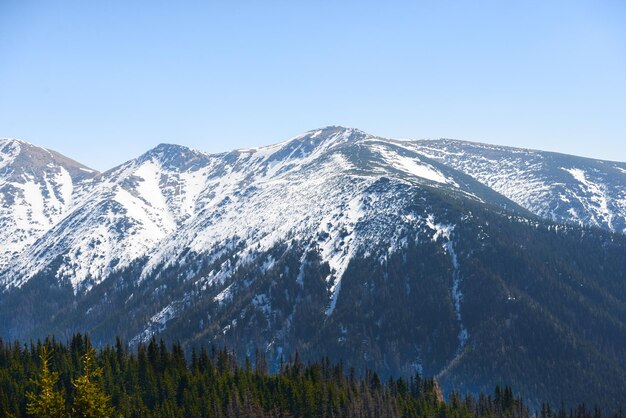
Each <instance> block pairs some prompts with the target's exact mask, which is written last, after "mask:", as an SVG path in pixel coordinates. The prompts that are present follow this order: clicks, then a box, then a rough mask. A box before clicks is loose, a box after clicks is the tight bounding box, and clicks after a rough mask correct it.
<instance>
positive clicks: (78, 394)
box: [72, 347, 113, 418]
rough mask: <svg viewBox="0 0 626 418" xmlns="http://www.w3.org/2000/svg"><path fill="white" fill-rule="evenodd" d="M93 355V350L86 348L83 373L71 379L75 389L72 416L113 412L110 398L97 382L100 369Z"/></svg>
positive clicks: (90, 416)
mask: <svg viewBox="0 0 626 418" xmlns="http://www.w3.org/2000/svg"><path fill="white" fill-rule="evenodd" d="M95 357H96V352H95V350H94V349H93V348H91V347H89V348H87V351H86V352H85V354H84V355H83V357H82V360H83V367H84V370H83V374H82V376H80V377H78V378H77V379H75V380H73V381H72V384H73V385H74V390H75V394H74V404H73V407H72V416H73V417H80V418H103V417H110V416H111V415H112V414H113V408H112V407H111V398H110V397H109V396H108V395H106V394H105V393H104V392H103V391H102V389H101V388H100V387H99V386H98V384H97V379H98V378H99V377H100V376H102V369H101V368H99V367H97V365H96V363H95V361H96V360H95Z"/></svg>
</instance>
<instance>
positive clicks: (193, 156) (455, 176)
mask: <svg viewBox="0 0 626 418" xmlns="http://www.w3.org/2000/svg"><path fill="white" fill-rule="evenodd" d="M383 177H384V178H391V179H396V180H397V181H400V182H404V183H408V184H416V185H422V186H425V187H434V188H438V189H443V190H447V191H449V192H450V193H452V194H456V195H458V196H462V197H464V198H469V199H473V200H477V201H481V202H488V203H489V204H496V205H500V206H507V205H508V206H509V207H512V206H515V205H514V204H512V203H511V202H509V201H508V200H506V199H504V198H502V197H501V196H500V195H498V194H496V193H493V191H491V190H490V189H488V188H486V187H484V186H482V185H480V183H478V182H476V181H473V180H472V179H471V178H469V177H467V176H464V175H463V174H461V173H459V172H457V171H455V170H450V169H449V168H448V167H446V166H444V165H442V164H440V163H438V162H436V161H433V160H430V159H428V158H426V157H424V156H422V155H419V154H418V153H416V152H415V151H413V150H411V149H410V148H407V147H406V146H405V145H404V144H399V143H395V142H393V141H389V140H385V139H382V138H377V137H373V136H370V135H368V134H366V133H364V132H361V131H358V130H356V129H348V128H342V127H328V128H324V129H320V130H315V131H311V132H307V133H306V134H304V135H300V136H298V137H295V138H293V139H291V140H289V141H286V142H283V143H280V144H276V145H272V146H267V147H260V148H254V149H247V150H237V151H233V152H230V153H225V154H217V155H206V154H203V153H201V152H198V151H193V150H190V149H188V148H185V147H180V146H174V145H160V146H158V147H156V148H155V149H153V150H151V151H149V152H147V153H146V154H144V155H142V156H141V157H139V158H137V159H136V160H132V161H129V162H128V163H126V164H123V165H122V166H120V167H117V168H115V169H113V170H111V171H108V172H106V173H103V174H102V175H99V176H98V177H96V178H95V179H94V180H93V181H92V182H91V183H90V184H89V187H86V188H84V189H83V190H82V192H81V194H80V197H79V198H77V199H76V201H75V202H74V204H73V205H72V207H71V210H70V211H68V212H64V217H63V219H61V220H59V221H58V222H57V223H55V224H52V223H51V224H48V226H49V227H50V229H49V230H47V231H45V232H46V233H45V234H43V235H42V236H41V237H40V238H39V239H38V240H37V241H36V242H35V243H34V244H33V245H31V246H29V247H28V248H26V250H25V251H23V252H22V253H21V254H19V256H18V257H16V259H15V260H14V261H13V262H12V263H11V265H10V266H9V267H8V270H7V273H6V274H5V279H4V280H5V285H7V286H20V285H22V284H23V283H25V282H26V281H28V280H29V279H30V278H32V277H33V276H35V275H36V274H37V273H40V272H45V273H46V274H48V275H50V274H52V275H53V276H54V277H56V278H57V279H58V280H69V281H70V282H71V283H72V285H73V287H74V289H75V290H79V289H84V290H85V289H89V288H90V287H91V286H93V285H94V284H96V283H99V282H100V281H102V280H104V279H105V278H106V277H108V276H109V275H110V274H112V273H113V272H115V271H119V270H121V269H124V268H126V267H128V266H129V265H130V264H131V263H133V262H135V261H139V260H142V262H143V261H145V268H144V269H143V273H142V275H141V278H142V279H145V278H146V277H149V276H150V275H154V274H158V271H159V269H162V268H163V267H167V266H168V265H173V264H175V263H181V262H182V263H184V257H185V255H186V254H194V255H197V254H203V253H209V252H211V251H212V250H214V249H215V247H217V246H219V245H222V243H224V242H245V245H246V248H245V250H244V251H243V252H242V253H241V263H245V262H251V261H252V258H251V257H252V254H253V253H255V252H258V251H260V250H263V249H267V248H270V247H271V246H272V245H274V244H276V243H277V242H279V241H281V240H284V239H285V238H286V237H288V236H297V237H298V238H302V239H306V238H310V237H313V236H315V235H316V234H320V233H323V234H324V236H326V237H327V240H326V241H325V242H323V244H322V246H323V254H324V257H325V259H326V260H327V261H328V262H329V264H330V265H331V267H332V270H333V273H332V275H331V277H329V279H328V280H329V281H330V282H332V283H336V284H335V285H334V287H333V290H334V289H337V290H338V289H339V288H340V285H339V283H340V279H341V275H342V271H343V269H345V266H346V265H347V262H348V261H349V259H350V257H351V254H352V253H353V251H355V248H357V247H358V246H359V244H358V243H359V237H358V236H356V235H355V234H354V233H353V230H354V225H355V224H356V223H357V222H358V220H359V217H360V216H362V215H361V212H360V207H361V205H362V202H363V199H364V197H363V196H364V193H365V190H366V189H367V188H368V187H369V186H371V185H372V184H373V183H374V182H375V181H377V180H379V179H381V178H383ZM44 229H45V228H42V231H43V230H44ZM370 238H371V237H370ZM379 238H381V239H382V237H379ZM190 274H193V271H191V270H190ZM331 310H332V309H331Z"/></svg>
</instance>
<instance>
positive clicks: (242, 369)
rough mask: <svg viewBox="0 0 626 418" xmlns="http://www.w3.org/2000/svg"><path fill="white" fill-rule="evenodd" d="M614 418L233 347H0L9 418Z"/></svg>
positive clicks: (502, 390)
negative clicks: (271, 363)
mask: <svg viewBox="0 0 626 418" xmlns="http://www.w3.org/2000/svg"><path fill="white" fill-rule="evenodd" d="M608 412H609V411H604V414H603V411H602V410H601V409H600V408H598V407H592V409H590V407H589V406H587V405H584V404H580V405H579V406H578V407H576V408H572V409H568V410H565V409H563V408H562V407H561V408H559V409H556V408H555V407H554V406H551V405H548V404H543V405H542V407H541V409H540V410H539V411H534V410H531V409H529V407H528V406H527V405H526V404H525V403H524V401H523V400H522V399H520V398H518V397H516V396H514V392H513V391H512V389H511V388H510V387H508V386H505V387H496V388H495V391H494V393H493V394H489V395H486V394H480V395H479V396H477V397H473V396H472V395H467V396H465V397H463V396H461V395H460V394H459V393H458V392H456V391H455V392H453V393H452V394H451V395H450V396H449V398H448V399H447V400H444V399H443V396H442V394H441V390H440V388H439V385H438V383H437V381H436V380H435V379H432V378H422V377H421V376H420V375H419V374H416V375H415V376H413V377H411V378H409V379H408V380H406V379H402V378H400V379H393V378H389V379H388V380H386V381H382V380H381V378H380V377H379V375H378V374H376V373H375V372H373V371H370V370H365V371H357V370H354V369H349V370H345V369H344V367H343V365H342V364H341V363H339V364H332V363H331V362H330V361H329V360H328V359H327V358H324V359H321V360H320V361H319V362H315V363H307V364H303V363H302V362H301V360H300V359H299V356H298V355H296V356H295V357H294V358H293V359H288V360H285V361H284V362H283V364H282V365H281V368H280V370H279V371H278V372H277V373H274V374H270V373H268V370H267V364H266V362H265V359H264V358H263V356H262V355H258V356H257V358H254V359H246V361H245V363H244V364H238V363H237V360H236V357H235V356H233V355H232V354H231V353H230V352H229V351H228V350H226V349H225V348H224V349H220V350H218V349H215V348H211V349H209V350H207V349H205V348H201V349H200V350H199V351H196V350H194V351H193V352H192V355H191V356H190V358H189V359H187V358H185V355H184V353H183V350H182V348H181V346H180V345H179V344H174V345H173V346H172V347H171V348H168V347H167V346H166V345H165V344H164V343H163V341H160V342H157V341H156V340H155V339H152V340H151V341H150V342H149V343H148V344H145V345H144V344H141V345H139V347H138V349H137V350H136V351H132V352H130V351H128V350H127V349H126V348H125V345H124V344H123V343H122V341H121V340H120V339H117V342H116V344H115V346H106V347H104V348H102V349H100V350H98V351H96V350H95V349H94V348H93V347H92V346H91V343H90V341H89V338H88V337H86V336H85V337H83V336H81V335H80V334H78V335H75V336H74V337H73V338H72V339H71V340H70V341H69V343H68V344H63V343H60V342H58V341H56V340H55V339H48V340H46V341H45V342H43V343H42V342H40V341H38V342H36V343H34V342H31V343H30V344H28V345H20V343H17V342H16V343H7V342H4V341H2V340H0V416H2V417H23V416H36V417H65V416H72V417H73V416H81V417H82V416H84V417H103V416H124V417H222V416H228V417H235V416H236V417H289V416H297V417H323V416H325V417H331V416H336V417H340V416H356V417H374V416H381V417H382V416H384V417H396V416H397V417H400V416H402V417H439V418H445V417H467V418H469V417H491V418H504V417H507V418H524V417H530V416H533V414H535V413H537V415H539V416H541V418H568V417H569V418H592V417H593V418H601V417H602V416H607V417H609V416H613V417H614V418H621V411H618V412H616V413H608Z"/></svg>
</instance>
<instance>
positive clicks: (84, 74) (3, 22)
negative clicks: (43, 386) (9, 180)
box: [0, 0, 626, 170]
mask: <svg viewBox="0 0 626 418" xmlns="http://www.w3.org/2000/svg"><path fill="white" fill-rule="evenodd" d="M331 124H337V125H346V126H352V127H357V128H360V129H363V130H365V131H367V132H370V133H374V134H378V135H382V136H387V137H402V138H438V137H448V138H458V139H467V140H474V141H482V142H489V143H497V144H503V145H515V146H521V147H532V148H540V149H546V150H554V151H560V152H566V153H572V154H578V155H585V156H592V157H598V158H605V159H613V160H621V161H626V2H624V1H623V0H617V1H592V0H590V1H587V2H577V1H544V0H541V1H518V2H513V1H502V0H498V1H434V0H433V1H424V2H420V1H407V2H383V1H377V2H367V1H355V2H349V1H341V2H340V1H328V2H323V1H322V2H317V1H315V2H304V1H281V2H275V1H254V2H253V1H249V2H243V1H241V2H239V1H238V2H234V1H202V2H200V1H198V2H191V1H179V2H174V1H154V0H152V1H88V0H85V1H75V2H69V1H49V2H46V1H24V0H16V1H12V0H0V137H17V138H20V139H24V140H27V141H29V142H33V143H35V144H38V145H43V146H46V147H48V148H52V149H56V150H58V151H60V152H62V153H64V154H66V155H68V156H70V157H72V158H75V159H77V160H79V161H81V162H83V163H85V164H87V165H90V166H92V167H94V168H97V169H100V170H104V169H108V168H111V167H112V166H114V165H117V164H119V163H121V162H123V161H125V160H128V159H130V158H133V157H135V156H137V155H139V154H141V153H142V152H144V151H145V150H147V149H148V148H150V147H152V146H154V145H156V144H158V143H160V142H172V143H178V144H183V145H188V146H191V147H194V148H198V149H202V150H205V151H209V152H216V151H225V150H230V149H233V148H241V147H249V146H255V145H264V144H270V143H274V142H278V141H281V140H284V139H287V138H290V137H292V136H294V135H296V134H298V133H301V132H303V131H306V130H309V129H314V128H317V127H321V126H326V125H331Z"/></svg>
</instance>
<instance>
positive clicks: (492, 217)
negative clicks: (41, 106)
mask: <svg viewBox="0 0 626 418" xmlns="http://www.w3.org/2000/svg"><path fill="white" fill-rule="evenodd" d="M7 155H8V154H7ZM465 155H467V158H464V156H465ZM538 155H539V156H538ZM3 158H5V157H4V155H3ZM622 166H624V165H623V164H620V163H609V162H602V161H596V160H588V159H582V158H578V157H571V156H561V155H558V154H550V153H540V152H538V151H525V150H516V149H508V148H502V147H492V146H486V145H485V146H482V145H478V144H471V143H465V142H459V141H447V140H442V141H431V142H424V141H415V142H410V141H408V142H403V141H395V140H389V139H384V138H380V137H375V136H371V135H368V134H366V133H364V132H361V131H358V130H356V129H349V128H343V127H327V128H323V129H319V130H314V131H310V132H307V133H305V134H303V135H300V136H297V137H295V138H293V139H291V140H288V141H285V142H282V143H280V144H276V145H271V146H266V147H259V148H253V149H247V150H236V151H232V152H228V153H223V154H213V155H210V154H205V153H202V152H198V151H194V150H190V149H188V148H185V147H180V146H176V145H165V144H162V145H159V146H158V147H156V148H155V149H153V150H151V151H149V152H147V153H146V154H144V155H142V156H140V157H139V158H137V159H135V160H131V161H129V162H127V163H125V164H123V165H121V166H119V167H117V168H115V169H113V170H110V171H107V172H105V173H102V174H97V175H96V173H92V174H91V175H90V176H87V177H85V178H82V179H79V178H77V179H76V180H75V181H74V183H75V184H76V185H77V186H74V192H72V203H71V205H69V206H67V207H64V209H63V210H62V211H61V212H60V215H59V216H58V217H56V218H54V220H51V221H50V223H49V224H48V226H47V228H41V230H40V232H39V234H38V235H36V236H34V238H32V240H31V241H30V242H26V243H24V244H23V247H22V248H21V249H20V250H19V251H15V252H14V254H13V256H12V257H10V259H7V262H6V265H5V267H4V268H3V270H2V273H1V274H0V281H1V283H2V285H3V288H4V291H3V292H2V293H1V294H0V318H2V319H3V321H0V334H1V335H2V336H3V337H5V338H18V337H19V338H28V337H37V336H42V335H46V334H49V333H56V334H57V335H71V334H72V333H73V332H75V331H85V330H87V331H89V332H90V333H91V335H92V337H93V339H94V340H95V341H97V342H100V343H106V342H110V341H111V340H112V339H113V338H114V337H115V336H116V335H120V336H122V337H124V338H126V339H127V340H129V341H131V343H132V344H133V345H135V344H139V343H141V342H145V341H148V340H149V339H150V338H151V337H153V336H159V337H163V338H166V339H170V340H179V341H181V342H182V343H183V344H184V346H185V347H187V348H190V347H192V346H194V345H196V344H198V343H214V344H227V345H229V346H231V347H234V348H235V349H236V351H237V353H238V354H239V355H240V356H245V355H246V354H247V355H252V354H253V353H254V351H255V350H256V349H260V350H262V351H263V352H265V353H266V355H267V357H268V359H269V360H270V363H271V364H273V365H274V366H275V367H277V366H278V364H279V363H280V361H281V358H284V357H285V356H290V355H293V354H294V353H295V352H296V351H299V352H300V353H301V355H302V356H303V357H304V358H309V359H317V358H319V357H320V356H323V355H327V356H329V357H331V358H333V359H335V360H340V359H341V360H343V361H344V362H346V363H347V364H349V365H351V366H354V367H357V368H364V367H373V368H375V369H376V370H378V371H380V372H381V373H383V374H384V375H388V374H402V375H408V374H412V373H415V372H416V371H418V372H420V373H424V374H429V375H437V376H438V377H439V379H440V380H441V382H442V383H443V385H444V388H448V389H449V388H450V387H459V388H461V389H463V390H471V391H478V390H480V389H490V388H491V387H493V386H494V385H495V384H512V385H513V386H514V387H515V388H516V389H517V390H519V391H520V392H521V393H522V394H523V395H524V396H525V397H526V398H528V399H529V400H531V401H535V400H538V399H539V398H540V397H541V398H545V396H546V394H549V396H550V397H551V399H550V400H552V401H554V402H560V401H561V400H563V401H565V402H578V401H587V402H588V403H593V402H600V403H602V404H604V405H607V406H615V405H617V404H618V403H619V401H620V400H622V399H626V378H625V376H626V280H625V279H626V257H624V255H625V254H626V235H624V234H621V233H616V231H617V232H622V231H623V229H624V228H623V227H622V226H621V225H622V223H623V222H624V215H623V212H620V210H621V209H619V208H620V207H622V206H620V205H621V203H619V202H621V199H622V198H621V196H623V195H624V192H625V190H626V187H625V186H624V182H623V180H621V177H619V176H620V175H621V174H620V173H621V172H620V170H619V168H621V167H622ZM66 170H68V172H69V169H66ZM83 170H84V169H80V168H79V169H78V171H81V172H82V171H83ZM489 170H491V171H489ZM603 170H604V171H603ZM625 170H626V168H625ZM86 173H87V172H86ZM622 174H623V173H622ZM624 175H626V174H624ZM568 176H569V177H568ZM599 179H604V180H603V182H602V183H600V180H599ZM557 180H558V181H559V182H560V183H559V185H556V186H555V185H554V184H552V182H553V181H557ZM74 183H72V184H74ZM591 184H593V185H594V187H591V186H589V185H591ZM539 185H541V187H539ZM594 193H595V194H594ZM600 195H601V196H602V197H599V196H600ZM565 199H569V205H570V206H567V207H566V206H563V205H564V204H565V203H568V202H566V201H565ZM576 199H578V200H576ZM603 199H604V200H603ZM559 202H560V203H559ZM570 209H571V210H570ZM604 209H606V210H607V211H608V212H606V211H604ZM13 213H14V212H6V213H5V214H4V215H3V216H4V217H3V219H2V222H7V223H8V222H13V221H12V220H11V219H13V218H12V216H14V215H13ZM568 213H570V214H573V213H576V216H575V217H574V216H573V215H572V216H571V217H567V214H568ZM603 214H604V215H603ZM538 215H539V216H538ZM598 227H599V228H598ZM3 239H4V238H3Z"/></svg>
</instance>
